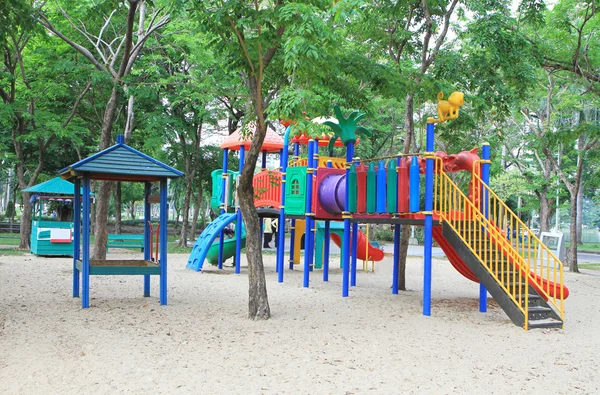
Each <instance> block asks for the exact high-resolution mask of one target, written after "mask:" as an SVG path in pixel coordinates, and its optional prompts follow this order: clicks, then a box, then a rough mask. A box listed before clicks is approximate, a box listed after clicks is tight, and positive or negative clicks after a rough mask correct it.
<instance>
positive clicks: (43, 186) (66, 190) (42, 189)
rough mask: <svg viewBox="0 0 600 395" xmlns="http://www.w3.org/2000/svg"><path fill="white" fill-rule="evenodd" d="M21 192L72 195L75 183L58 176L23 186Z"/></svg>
mask: <svg viewBox="0 0 600 395" xmlns="http://www.w3.org/2000/svg"><path fill="white" fill-rule="evenodd" d="M22 192H31V193H46V194H53V195H67V196H73V195H74V194H75V185H73V183H72V182H69V181H66V180H63V179H62V178H60V177H54V178H53V179H51V180H48V181H45V182H42V183H39V184H36V185H33V186H31V187H29V188H25V189H23V191H22Z"/></svg>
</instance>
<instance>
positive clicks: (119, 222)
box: [115, 182, 122, 235]
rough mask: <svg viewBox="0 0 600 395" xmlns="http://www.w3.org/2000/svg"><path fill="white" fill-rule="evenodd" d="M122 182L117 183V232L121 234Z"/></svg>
mask: <svg viewBox="0 0 600 395" xmlns="http://www.w3.org/2000/svg"><path fill="white" fill-rule="evenodd" d="M121 203H122V202H121V182H117V183H116V185H115V233H116V234H118V235H120V234H121V232H122V229H121Z"/></svg>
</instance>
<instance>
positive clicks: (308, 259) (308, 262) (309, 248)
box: [304, 139, 315, 288]
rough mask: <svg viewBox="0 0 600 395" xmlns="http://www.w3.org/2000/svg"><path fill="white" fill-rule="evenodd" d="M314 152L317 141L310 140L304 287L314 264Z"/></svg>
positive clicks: (307, 172) (306, 285)
mask: <svg viewBox="0 0 600 395" xmlns="http://www.w3.org/2000/svg"><path fill="white" fill-rule="evenodd" d="M314 153H315V142H314V140H312V139H310V140H309V141H308V168H307V169H306V233H305V234H306V236H305V238H304V239H305V241H306V242H305V243H304V287H305V288H308V283H309V278H310V270H311V268H312V265H313V261H312V259H313V256H312V255H313V254H312V252H313V249H314V233H313V231H312V229H313V219H312V194H313V173H314V171H315V170H314V161H315V160H314V159H315V158H314Z"/></svg>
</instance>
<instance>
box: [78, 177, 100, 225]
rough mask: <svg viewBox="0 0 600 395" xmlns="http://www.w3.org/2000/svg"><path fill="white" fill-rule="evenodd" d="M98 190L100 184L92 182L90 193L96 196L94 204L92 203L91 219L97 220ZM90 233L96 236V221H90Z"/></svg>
mask: <svg viewBox="0 0 600 395" xmlns="http://www.w3.org/2000/svg"><path fill="white" fill-rule="evenodd" d="M97 189H98V183H97V182H96V181H91V182H90V192H91V193H93V194H94V200H93V203H92V202H90V218H96V203H97V202H98V199H97V196H98V191H97ZM82 196H83V195H82ZM82 207H83V206H82ZM82 210H83V209H82ZM90 233H91V234H96V221H95V220H93V219H90Z"/></svg>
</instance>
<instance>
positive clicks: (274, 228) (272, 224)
mask: <svg viewBox="0 0 600 395" xmlns="http://www.w3.org/2000/svg"><path fill="white" fill-rule="evenodd" d="M271 227H272V228H273V237H274V238H275V248H277V231H278V230H279V229H278V227H279V221H278V220H277V218H275V219H274V220H272V221H271Z"/></svg>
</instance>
